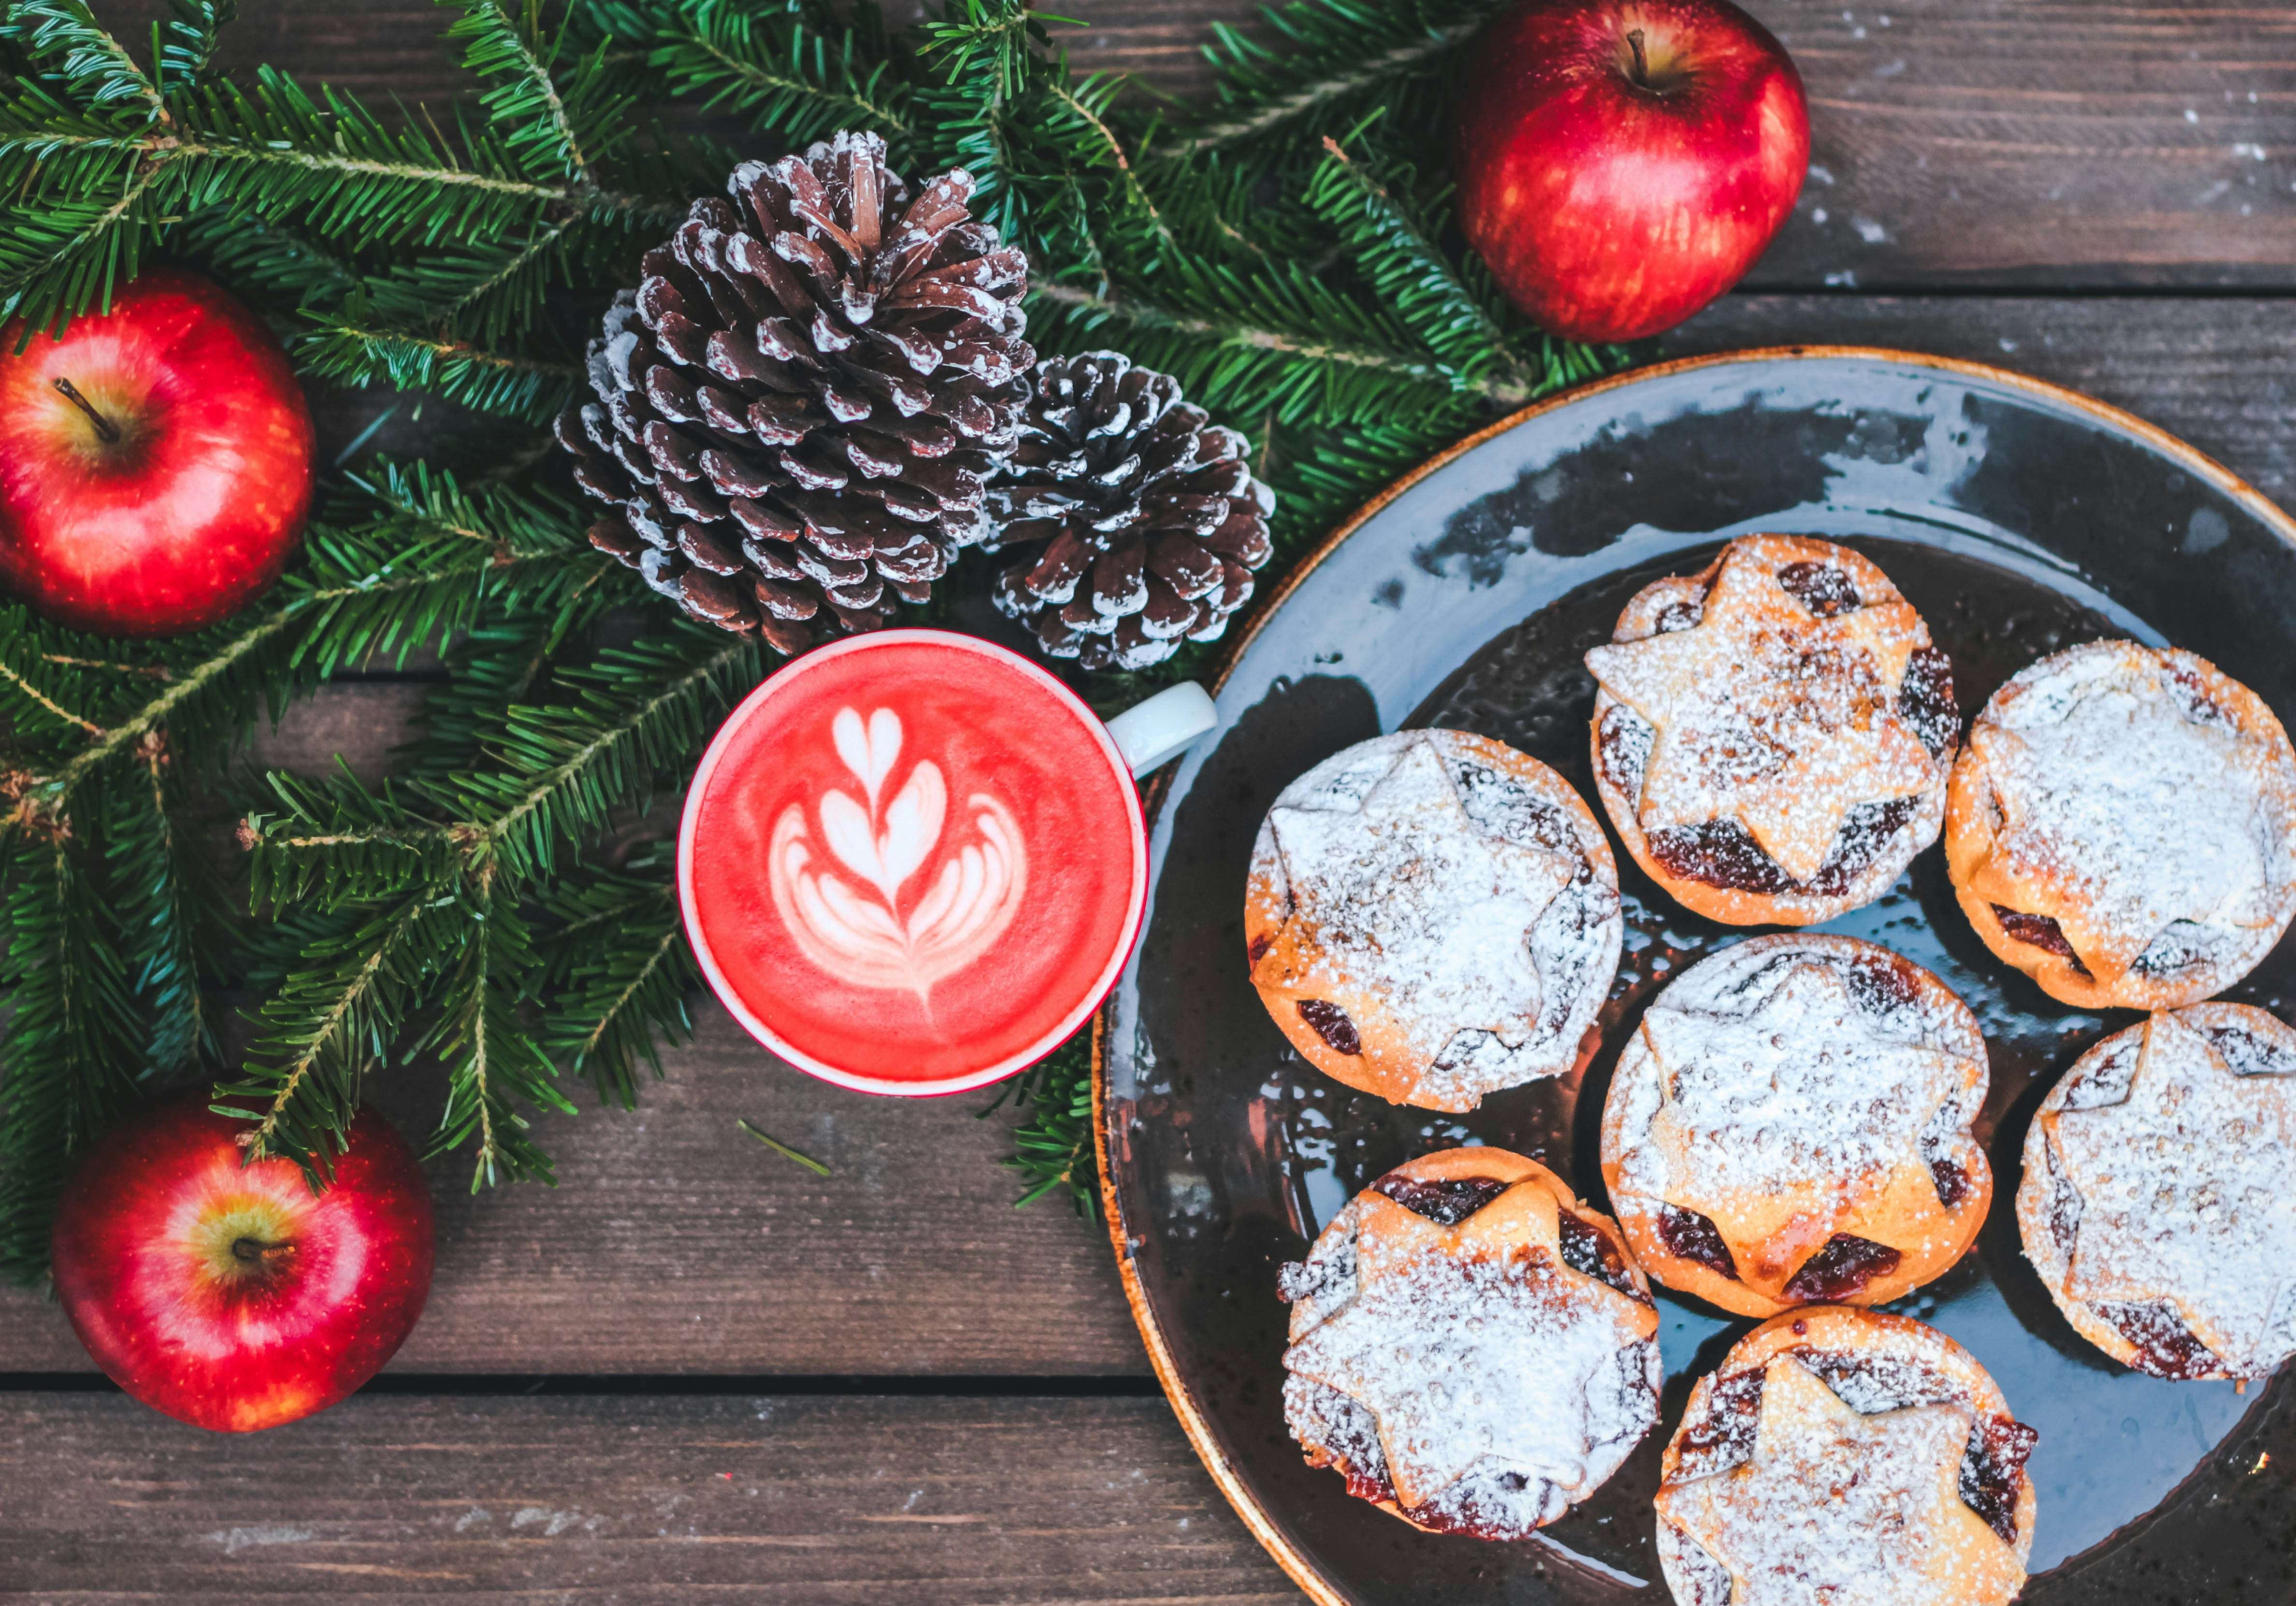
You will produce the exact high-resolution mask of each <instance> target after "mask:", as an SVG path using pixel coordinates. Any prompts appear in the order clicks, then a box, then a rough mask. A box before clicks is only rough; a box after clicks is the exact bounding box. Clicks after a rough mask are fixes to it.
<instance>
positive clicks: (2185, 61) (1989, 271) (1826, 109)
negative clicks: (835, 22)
mask: <svg viewBox="0 0 2296 1606" xmlns="http://www.w3.org/2000/svg"><path fill="white" fill-rule="evenodd" d="M905 4H906V10H907V11H908V12H910V13H911V14H914V12H915V10H916V4H915V0H895V3H894V4H890V5H889V6H888V7H887V10H888V12H889V13H891V14H894V15H896V16H898V15H899V14H900V13H901V12H902V11H903V10H904V5H905ZM159 5H160V0H96V11H97V12H98V14H99V15H102V16H103V17H105V18H107V19H108V20H109V19H117V20H122V21H132V20H136V19H140V18H143V17H145V16H148V15H150V14H152V13H153V12H156V11H157V10H158V9H159ZM241 9H242V12H243V13H244V15H243V19H242V21H241V22H239V23H238V24H237V25H236V26H234V28H233V29H232V30H231V32H230V33H229V34H228V35H227V36H226V37H227V45H226V47H225V54H224V58H223V59H224V60H225V61H226V62H229V63H232V64H234V65H238V66H243V67H252V66H253V65H254V64H255V63H257V62H258V61H269V62H271V63H272V64H273V65H275V66H277V67H279V68H281V69H283V70H286V71H289V72H291V73H293V74H295V75H297V76H298V77H301V78H310V79H314V80H317V79H325V80H328V81H332V82H333V83H336V84H338V85H340V86H343V87H344V88H347V89H350V90H353V91H355V92H356V93H357V94H360V95H362V96H364V97H368V98H371V99H373V100H375V101H376V102H388V101H389V99H390V98H392V97H397V98H398V99H400V100H403V101H406V102H426V101H427V102H434V103H436V102H443V101H446V100H448V99H451V98H452V97H453V96H454V95H455V94H457V93H459V92H460V91H461V90H462V88H463V86H464V84H465V80H464V79H463V77H462V75H461V73H460V72H459V70H457V69H456V68H455V65H454V62H453V61H452V58H451V57H450V56H449V55H448V53H447V50H446V48H445V47H444V46H443V45H439V43H438V42H437V38H436V36H437V34H438V32H439V29H441V28H442V27H443V26H444V21H443V20H442V18H441V16H440V13H439V11H438V10H437V8H436V7H435V6H431V5H425V4H415V3H414V0H329V3H328V4H297V3H295V0H245V4H242V8H241ZM1046 9H1047V10H1052V11H1056V12H1059V13H1060V14H1062V15H1063V16H1069V17H1074V18H1077V19H1078V20H1081V21H1082V22H1084V23H1086V24H1087V25H1088V26H1087V27H1084V28H1082V29H1068V28H1063V29H1060V30H1059V31H1060V32H1062V34H1063V36H1065V37H1066V41H1067V44H1068V45H1069V48H1070V52H1071V54H1072V55H1073V57H1074V59H1075V60H1076V61H1077V62H1078V64H1079V65H1080V66H1083V67H1086V68H1087V69H1090V70H1095V71H1110V72H1128V73H1134V74H1136V75H1138V76H1139V77H1140V78H1141V79H1142V80H1143V82H1144V85H1145V86H1148V87H1149V88H1152V89H1153V90H1155V91H1157V92H1159V93H1163V94H1180V95H1186V94H1194V93H1197V92H1199V91H1201V90H1202V89H1204V88H1205V87H1206V86H1207V84H1208V81H1209V70H1208V68H1207V66H1206V63H1205V61H1204V59H1203V56H1202V54H1201V45H1203V44H1204V42H1205V41H1206V39H1207V38H1208V37H1210V32H1209V30H1210V27H1211V25H1212V24H1213V23H1215V22H1228V23H1234V24H1239V25H1242V26H1243V27H1244V29H1245V31H1246V32H1247V33H1255V32H1259V31H1262V29H1261V25H1259V23H1258V22H1257V21H1256V20H1255V19H1256V18H1257V15H1258V11H1259V8H1258V6H1256V5H1254V4H1250V3H1249V0H1146V3H1143V0H1061V3H1060V4H1058V5H1057V6H1048V7H1047V8H1046ZM1749 9H1750V10H1751V11H1752V12H1754V14H1755V15H1756V16H1758V17H1759V18H1760V19H1761V20H1763V21H1764V22H1765V23H1767V25H1768V26H1769V27H1770V28H1771V29H1772V30H1773V31H1775V33H1776V34H1777V35H1778V37H1779V38H1780V39H1781V40H1782V41H1783V42H1784V44H1785V45H1786V47H1787V48H1788V49H1789V50H1790V51H1791V52H1792V54H1793V57H1794V60H1795V62H1796V63H1797V64H1798V65H1799V66H1800V70H1801V73H1802V77H1803V80H1804V83H1805V85H1806V86H1807V89H1808V95H1809V101H1810V122H1811V127H1812V152H1811V167H1810V176H1809V183H1808V185H1807V186H1806V187H1805V189H1804V192H1803V194H1802V198H1801V201H1800V206H1799V207H1798V208H1797V209H1796V211H1795V216H1794V217H1793V219H1792V222H1791V223H1790V224H1789V225H1787V227H1786V229H1785V232H1784V234H1782V235H1781V236H1780V237H1779V239H1778V241H1777V242H1776V244H1775V245H1774V246H1773V247H1772V248H1771V250H1770V252H1769V254H1768V255H1767V257H1766V258H1764V259H1763V260H1762V262H1761V263H1760V264H1759V266H1757V267H1756V268H1755V270H1754V273H1753V274H1752V276H1751V280H1750V283H1752V284H1753V285H1756V286H1759V287H1762V288H1772V289H1812V290H1815V289H1823V288H1825V287H1828V286H1832V287H1834V288H1837V289H1859V290H1866V291H1893V290H1906V289H1913V288H1919V287H1930V286H1939V285H1948V286H1964V287H1965V286H1979V285H1982V286H1992V287H1999V286H2004V285H2017V286H2030V287H2034V288H2046V289H2052V290H2062V289H2068V288H2075V287H2086V288H2108V287H2115V286H2128V285H2161V286H2172V285H2185V286H2199V285H2210V286H2230V285H2238V286H2244V287H2250V288H2255V289H2270V290H2278V291H2291V290H2296V6H2292V5H2290V4H2286V0H2249V3H2248V4H2230V3H2212V0H2161V3H2159V4H2130V3H2127V0H1882V4H1872V0H1852V4H1849V5H1844V4H1841V0H1749Z"/></svg>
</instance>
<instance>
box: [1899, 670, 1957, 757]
mask: <svg viewBox="0 0 2296 1606" xmlns="http://www.w3.org/2000/svg"><path fill="white" fill-rule="evenodd" d="M1898 714H1899V715H1900V716H1901V717H1903V718H1904V719H1905V721H1906V723H1907V725H1912V726H1913V727H1914V733H1915V735H1917V736H1919V737H1920V738H1921V739H1922V745H1923V746H1924V747H1926V748H1928V749H1929V750H1930V756H1931V758H1939V757H1941V756H1942V755H1943V754H1944V752H1945V750H1946V749H1948V748H1949V747H1951V746H1952V745H1953V744H1954V741H1955V739H1956V737H1958V736H1959V735H1960V734H1961V706H1960V704H1958V703H1956V701H1954V696H1953V660H1951V659H1949V658H1948V657H1947V656H1946V655H1945V654H1944V653H1942V652H1940V651H1938V650H1937V649H1936V648H1935V647H1922V648H1918V649H1916V650H1915V652H1914V655H1913V656H1912V657H1911V658H1909V659H1907V660H1906V678H1905V679H1904V680H1902V681H1900V682H1899V683H1898Z"/></svg>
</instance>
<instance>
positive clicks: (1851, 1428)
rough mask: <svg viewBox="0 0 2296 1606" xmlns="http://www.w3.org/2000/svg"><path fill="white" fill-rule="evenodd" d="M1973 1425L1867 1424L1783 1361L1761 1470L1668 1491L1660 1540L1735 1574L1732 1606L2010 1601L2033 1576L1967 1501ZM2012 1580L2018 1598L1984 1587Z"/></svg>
mask: <svg viewBox="0 0 2296 1606" xmlns="http://www.w3.org/2000/svg"><path fill="white" fill-rule="evenodd" d="M1975 1423H1976V1416H1975V1414H1974V1413H1973V1412H1972V1410H1971V1409H1970V1407H1969V1406H1968V1405H1966V1404H1965V1403H1950V1404H1932V1405H1907V1406H1901V1407H1898V1408H1896V1409H1892V1410H1887V1411H1882V1412H1879V1413H1874V1414H1872V1415H1864V1414H1861V1413H1858V1412H1857V1411H1855V1410H1853V1409H1852V1408H1851V1407H1850V1406H1849V1405H1847V1404H1845V1403H1843V1401H1841V1399H1840V1398H1838V1397H1836V1396H1835V1395H1834V1393H1833V1390H1832V1389H1828V1388H1827V1387H1826V1385H1825V1383H1824V1382H1823V1381H1820V1380H1819V1379H1818V1378H1817V1377H1816V1376H1815V1375H1814V1374H1813V1373H1812V1372H1810V1371H1809V1370H1808V1368H1807V1367H1805V1366H1804V1365H1803V1364H1801V1363H1800V1361H1799V1360H1798V1359H1797V1358H1795V1357H1794V1356H1792V1355H1782V1356H1777V1357H1775V1359H1773V1360H1772V1361H1771V1362H1770V1363H1769V1364H1768V1368H1767V1375H1766V1378H1765V1380H1764V1383H1763V1389H1762V1412H1761V1419H1760V1423H1759V1429H1758V1430H1757V1433H1756V1438H1755V1444H1754V1448H1753V1453H1752V1455H1751V1458H1750V1459H1749V1460H1748V1461H1747V1462H1746V1463H1744V1464H1743V1465H1742V1466H1739V1467H1736V1468H1734V1469H1731V1470H1730V1471H1724V1472H1719V1473H1715V1474H1711V1475H1709V1476H1706V1477H1702V1478H1695V1479H1687V1480H1684V1481H1681V1482H1669V1485H1668V1486H1667V1487H1665V1488H1664V1489H1662V1490H1661V1494H1660V1510H1661V1515H1662V1517H1663V1518H1664V1519H1665V1520H1664V1521H1663V1522H1662V1523H1661V1535H1662V1539H1663V1538H1665V1537H1667V1535H1666V1533H1665V1530H1666V1529H1667V1528H1672V1529H1673V1530H1674V1531H1673V1534H1672V1535H1671V1537H1672V1538H1673V1539H1674V1540H1675V1542H1676V1545H1677V1546H1678V1545H1680V1544H1681V1542H1682V1541H1683V1540H1685V1539H1686V1540H1687V1541H1689V1542H1690V1543H1691V1544H1692V1545H1695V1546H1696V1547H1697V1548H1698V1549H1700V1550H1702V1551H1704V1552H1705V1553H1707V1556H1708V1558H1709V1559H1710V1561H1714V1562H1716V1563H1718V1564H1719V1565H1720V1566H1721V1567H1722V1568H1724V1569H1726V1570H1727V1572H1728V1573H1729V1575H1730V1576H1731V1577H1732V1578H1733V1580H1734V1587H1733V1589H1732V1591H1731V1592H1730V1594H1729V1595H1728V1597H1727V1598H1728V1600H1729V1601H1730V1602H1731V1606H1789V1603H1791V1606H1816V1603H1819V1602H1825V1603H1827V1606H1833V1603H1839V1606H1851V1603H1853V1602H1854V1603H1855V1606H1948V1603H1950V1606H1964V1603H1965V1602H1982V1601H2005V1600H2006V1599H2007V1598H2008V1595H2009V1594H2010V1593H2013V1590H2014V1588H2015V1585H2016V1584H2019V1583H2021V1582H2022V1580H2023V1569H2022V1568H2021V1565H2019V1563H2018V1562H2017V1560H2016V1557H2015V1554H2014V1553H2013V1551H2012V1550H2011V1549H2010V1547H2009V1546H2007V1545H2004V1544H2002V1543H2001V1541H2000V1540H1999V1539H1998V1538H1997V1536H1994V1535H1993V1534H1992V1533H1991V1532H1990V1530H1989V1529H1987V1528H1985V1527H1984V1526H1983V1524H1982V1523H1981V1521H1979V1520H1977V1519H1976V1517H1975V1514H1974V1513H1973V1512H1971V1511H1970V1510H1969V1508H1968V1507H1967V1506H1966V1505H1965V1504H1963V1502H1962V1500H1961V1498H1960V1495H1959V1493H1958V1489H1957V1483H1958V1478H1959V1469H1960V1466H1961V1462H1962V1457H1963V1454H1964V1450H1965V1449H1966V1447H1967V1446H1968V1443H1969V1440H1970V1434H1971V1430H1972V1428H1973V1427H1974V1425H1975ZM1676 1553H1677V1554H1679V1553H1680V1551H1679V1550H1678V1549H1677V1552H1676ZM1672 1570H1673V1569H1671V1568H1670V1569H1669V1571H1672ZM2004 1575H2013V1577H2014V1579H2015V1583H2013V1584H2012V1585H2011V1586H2010V1588H2009V1589H2008V1590H2005V1591H1996V1590H1993V1589H1988V1588H1985V1587H1983V1586H1982V1582H1981V1581H1989V1580H1990V1579H1991V1578H1994V1577H2002V1576H2004ZM1972 1586H1975V1587H1972Z"/></svg>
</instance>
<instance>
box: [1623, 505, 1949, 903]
mask: <svg viewBox="0 0 2296 1606" xmlns="http://www.w3.org/2000/svg"><path fill="white" fill-rule="evenodd" d="M1797 569H1816V570H1818V571H1820V572H1823V573H1825V574H1826V575H1830V576H1832V577H1833V580H1834V581H1835V582H1836V583H1835V584H1833V585H1831V586H1821V587H1818V588H1816V589H1814V590H1812V589H1810V588H1808V587H1805V590H1809V594H1808V596H1805V595H1802V594H1797V592H1795V591H1794V590H1792V589H1791V588H1789V586H1787V585H1785V584H1784V582H1783V580H1782V578H1781V575H1782V573H1784V572H1791V571H1793V570H1797ZM1661 585H1662V586H1666V587H1669V590H1668V592H1667V594H1668V595H1669V596H1672V595H1673V594H1674V591H1675V590H1677V589H1678V588H1679V586H1680V585H1681V582H1680V581H1678V580H1676V581H1668V582H1662V583H1661ZM1653 589H1656V588H1653ZM1640 602H1642V599H1639V598H1638V599H1637V604H1639V603H1640ZM1636 633H1640V634H1636ZM1928 645H1929V633H1928V629H1927V627H1925V626H1923V623H1922V620H1921V618H1920V616H1919V615H1918V614H1917V613H1915V610H1914V609H1913V608H1912V606H1911V605H1910V604H1908V603H1907V602H1906V601H1905V599H1904V598H1903V597H1902V596H1900V595H1898V593H1897V591H1896V588H1895V587H1893V586H1890V585H1889V583H1888V581H1887V579H1886V578H1883V577H1882V574H1881V572H1880V570H1879V569H1874V567H1873V565H1872V564H1870V563H1868V562H1866V561H1865V560H1863V559H1861V558H1859V557H1857V555H1856V554H1855V553H1849V552H1848V551H1846V550H1845V549H1843V548H1840V547H1836V546H1833V545H1830V544H1828V543H1825V542H1820V541H1813V540H1808V539H1804V538H1800V537H1783V536H1757V537H1746V538H1744V539H1742V540H1739V541H1736V542H1734V543H1732V545H1730V547H1729V548H1728V549H1727V550H1726V552H1725V553H1724V555H1723V558H1722V560H1721V562H1720V567H1719V572H1718V575H1717V576H1716V578H1715V580H1714V583H1713V586H1712V589H1711V591H1710V593H1709V594H1707V595H1706V597H1705V598H1704V599H1703V601H1702V603H1701V604H1700V605H1699V609H1698V611H1697V612H1696V613H1695V614H1692V613H1690V612H1688V611H1687V610H1685V607H1684V605H1683V604H1682V603H1681V602H1679V601H1676V602H1670V603H1669V606H1668V607H1667V608H1665V609H1663V610H1660V611H1658V612H1657V613H1655V614H1652V613H1651V610H1649V609H1648V608H1647V607H1638V606H1637V605H1633V604H1630V605H1629V608H1628V615H1627V618H1626V619H1624V620H1622V621H1621V629H1620V640H1619V641H1617V642H1614V643H1611V644H1610V645H1607V646H1601V647H1596V648H1595V649H1594V650H1593V651H1590V652H1589V653H1587V668H1589V669H1591V670H1592V671H1593V672H1594V675H1595V679H1596V680H1597V681H1598V682H1599V683H1600V684H1601V686H1602V689H1603V693H1604V694H1605V701H1604V702H1603V703H1598V705H1597V708H1596V711H1595V717H1596V718H1597V720H1598V721H1604V722H1606V723H1608V721H1607V719H1606V717H1607V716H1608V715H1609V714H1610V707H1609V704H1610V703H1611V702H1615V703H1616V704H1618V705H1622V706H1623V708H1624V709H1627V710H1629V711H1630V712H1631V715H1632V717H1633V721H1634V723H1635V724H1638V725H1642V726H1644V728H1645V729H1646V730H1647V731H1648V732H1649V733H1650V734H1649V736H1648V737H1647V738H1644V737H1641V736H1639V735H1638V734H1637V733H1635V732H1634V731H1633V730H1632V729H1631V728H1625V729H1621V730H1620V731H1619V732H1618V733H1616V735H1615V737H1614V741H1615V742H1618V743H1620V752H1621V755H1622V756H1624V757H1627V758H1632V757H1634V756H1636V754H1635V752H1634V750H1638V749H1640V748H1641V747H1642V744H1643V742H1644V741H1647V743H1648V746H1647V757H1646V758H1644V760H1643V761H1642V762H1641V763H1638V764H1632V765H1631V768H1632V770H1633V771H1634V772H1636V774H1637V775H1638V778H1639V789H1638V791H1639V795H1638V796H1636V797H1635V798H1632V799H1628V800H1627V801H1628V804H1629V805H1630V807H1632V810H1633V813H1634V816H1635V822H1636V824H1637V825H1638V826H1639V827H1640V829H1641V830H1642V831H1643V832H1645V833H1654V832H1662V831H1670V830H1674V829H1677V828H1683V827H1700V826H1704V825H1707V824H1709V823H1714V822H1718V821H1734V822H1736V823H1739V824H1742V825H1743V827H1744V828H1745V830H1746V831H1747V832H1748V833H1749V834H1750V835H1751V837H1752V839H1753V840H1754V841H1755V843H1756V844H1757V845H1758V846H1759V848H1761V849H1762V851H1763V852H1764V853H1766V854H1767V855H1768V856H1769V857H1770V858H1771V859H1772V860H1774V861H1775V863H1776V864H1778V865H1779V866H1780V867H1781V868H1782V869H1783V870H1784V873H1785V874H1786V875H1787V876H1788V877H1790V878H1792V880H1793V881H1797V882H1807V881H1810V880H1811V879H1812V878H1813V877H1815V876H1816V874H1817V873H1818V871H1819V870H1820V869H1821V868H1822V867H1823V866H1824V865H1825V863H1826V862H1827V860H1828V858H1829V856H1832V855H1833V852H1834V850H1835V848H1836V847H1837V845H1838V843H1839V840H1840V837H1841V829H1842V826H1843V823H1844V822H1845V820H1846V819H1848V817H1849V815H1850V814H1851V812H1852V811H1853V810H1855V809H1857V808H1858V807H1861V806H1865V805H1871V804H1874V803H1880V802H1887V801H1890V800H1893V799H1905V798H1917V797H1924V796H1927V795H1929V794H1941V791H1942V787H1943V784H1944V779H1945V772H1944V770H1943V768H1942V767H1941V766H1940V765H1939V762H1938V760H1937V758H1935V757H1934V756H1933V755H1932V754H1931V751H1930V750H1929V748H1928V747H1927V746H1926V745H1925V743H1924V742H1923V738H1922V734H1921V732H1920V731H1919V730H1918V729H1916V727H1915V725H1914V724H1913V723H1912V722H1911V721H1910V720H1908V718H1907V717H1906V716H1905V715H1904V714H1903V713H1902V712H1901V711H1900V709H1899V707H1898V702H1899V692H1900V690H1901V688H1902V686H1903V684H1904V682H1905V679H1906V675H1907V665H1908V663H1909V662H1910V660H1912V657H1913V655H1914V654H1915V652H1917V651H1922V650H1923V649H1925V648H1927V647H1928ZM1907 817H1911V815H1908V816H1907ZM1902 823H1903V821H1902V820H1901V821H1900V824H1902ZM1932 828H1933V823H1932ZM1918 846H1919V843H1915V847H1918ZM1891 873H1894V869H1893V870H1892V872H1891Z"/></svg>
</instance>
